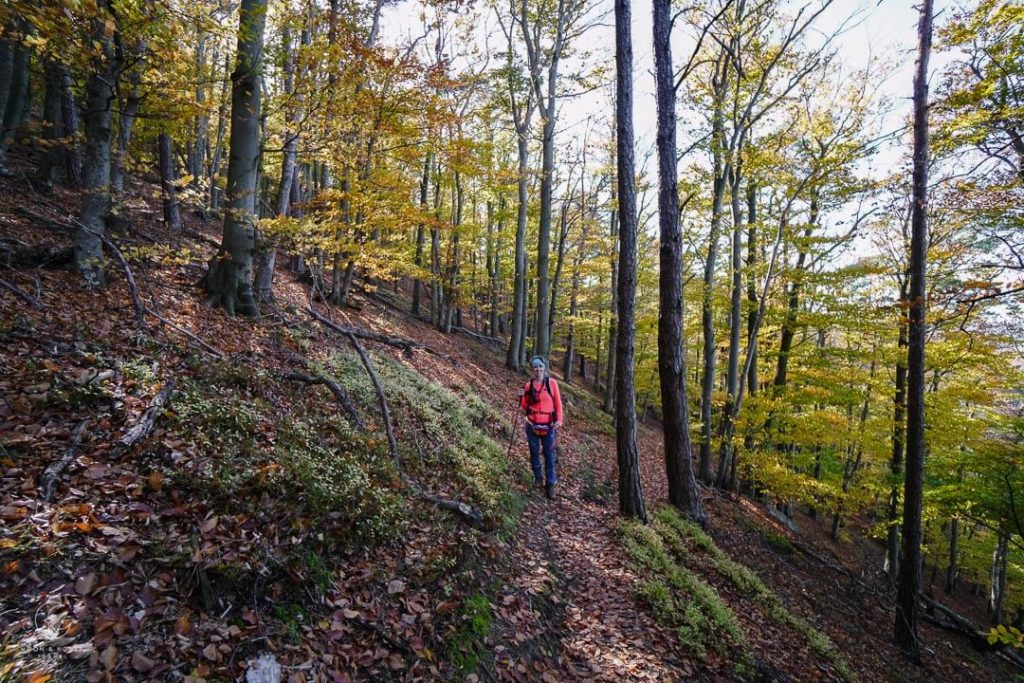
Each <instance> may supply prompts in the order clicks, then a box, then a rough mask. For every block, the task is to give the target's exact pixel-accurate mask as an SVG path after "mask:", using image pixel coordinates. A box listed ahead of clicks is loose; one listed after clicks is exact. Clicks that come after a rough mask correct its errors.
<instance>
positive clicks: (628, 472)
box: [615, 0, 647, 522]
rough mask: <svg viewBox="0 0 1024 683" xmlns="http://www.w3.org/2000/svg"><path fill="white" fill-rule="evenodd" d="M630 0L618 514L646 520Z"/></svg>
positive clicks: (624, 93)
mask: <svg viewBox="0 0 1024 683" xmlns="http://www.w3.org/2000/svg"><path fill="white" fill-rule="evenodd" d="M629 2H630V0H615V121H616V135H617V140H618V146H617V150H616V151H617V158H618V164H617V167H618V185H619V207H618V212H619V311H618V314H619V334H618V339H617V340H616V344H615V356H616V363H617V366H616V367H617V372H616V373H615V393H616V410H615V441H616V448H617V452H618V465H619V511H620V512H621V513H622V514H624V515H627V516H630V517H636V518H638V519H641V520H643V521H644V522H646V521H647V510H646V509H645V508H644V495H643V489H642V487H641V483H640V456H639V453H638V452H637V445H636V396H635V395H634V394H635V389H634V382H633V337H634V334H635V329H634V324H635V321H636V310H635V309H636V302H635V298H636V227H637V218H636V184H635V181H634V178H635V171H634V162H633V40H632V35H631V28H630V14H631V12H630V6H629Z"/></svg>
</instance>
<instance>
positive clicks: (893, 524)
mask: <svg viewBox="0 0 1024 683" xmlns="http://www.w3.org/2000/svg"><path fill="white" fill-rule="evenodd" d="M909 296H910V294H909V292H908V291H907V280H906V279H904V280H903V283H902V284H901V286H900V297H899V301H898V302H897V311H898V313H899V317H900V320H899V323H898V328H899V332H898V333H897V342H896V388H895V392H894V395H893V411H892V414H893V418H892V456H891V457H890V459H889V474H890V475H891V478H892V488H891V490H890V491H889V510H888V520H889V525H888V529H887V531H886V544H885V547H886V553H885V572H886V575H887V576H888V577H889V581H890V583H891V584H892V585H893V586H895V585H896V580H897V578H898V575H899V566H900V516H899V513H900V492H901V491H902V489H903V487H902V486H901V485H900V480H901V478H902V476H903V454H904V446H905V445H906V444H905V442H906V429H907V421H906V420H907V361H906V358H907V351H906V349H907V343H908V339H907V317H906V315H907V304H908V299H909Z"/></svg>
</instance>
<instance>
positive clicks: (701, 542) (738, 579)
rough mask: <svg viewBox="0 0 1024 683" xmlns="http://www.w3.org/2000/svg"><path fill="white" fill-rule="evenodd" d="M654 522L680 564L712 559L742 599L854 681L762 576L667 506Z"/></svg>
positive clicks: (824, 639)
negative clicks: (791, 631)
mask: <svg viewBox="0 0 1024 683" xmlns="http://www.w3.org/2000/svg"><path fill="white" fill-rule="evenodd" d="M654 520H655V521H654V525H653V532H654V533H656V535H657V536H658V538H659V539H660V540H661V541H662V542H663V543H664V544H665V545H666V546H667V547H668V548H669V549H670V550H671V552H672V555H673V556H674V557H675V558H676V560H678V561H679V562H680V563H682V562H686V561H690V562H692V561H693V557H694V556H695V555H696V554H697V553H703V554H704V555H705V556H707V557H708V559H710V560H711V562H712V563H713V565H714V567H715V570H716V571H717V572H718V573H719V574H721V576H722V577H723V578H725V579H726V580H727V581H729V583H731V584H732V585H733V586H735V587H736V588H737V589H739V590H740V591H741V592H742V593H743V595H744V596H745V597H747V598H750V599H752V600H754V601H755V602H757V603H758V604H760V605H761V607H762V608H764V610H765V612H766V613H767V614H768V615H769V616H770V617H771V618H772V619H773V620H775V621H776V622H777V623H780V624H784V625H787V626H790V627H791V628H793V629H794V630H796V631H797V632H798V633H800V634H801V635H803V636H804V637H805V638H806V639H807V641H808V642H809V643H810V645H811V647H812V648H813V649H814V651H815V652H817V653H818V654H819V655H821V656H822V657H824V658H825V659H826V660H828V661H829V662H830V663H831V664H832V666H834V667H835V669H836V671H838V672H839V673H840V675H842V677H843V678H844V679H845V680H847V681H853V680H856V677H855V676H854V674H853V671H852V670H851V669H850V666H849V664H847V663H846V660H845V659H844V658H843V656H842V654H841V653H840V652H839V650H838V648H836V646H835V644H834V643H833V642H832V641H831V640H830V639H829V637H828V636H826V635H825V634H824V633H822V632H821V631H819V630H817V629H816V628H814V627H813V626H811V625H810V624H808V623H807V622H806V621H804V620H803V619H801V618H800V617H798V616H796V615H794V614H792V613H791V612H790V611H789V610H787V609H786V607H785V605H783V604H782V601H781V600H779V597H778V596H777V595H776V594H775V593H774V592H773V591H772V590H771V589H769V588H768V587H767V586H766V585H765V584H764V582H763V581H762V580H761V577H759V576H758V575H757V574H755V573H754V572H753V571H752V570H751V569H750V568H748V567H746V566H745V565H742V564H740V563H739V562H736V561H735V560H733V559H732V558H731V557H729V555H728V554H727V553H725V552H724V551H723V550H722V549H721V548H719V547H718V546H717V545H716V544H715V542H714V540H713V539H712V538H711V537H710V536H709V535H708V534H707V533H706V532H705V531H704V530H703V529H701V528H700V527H699V526H697V525H696V524H693V523H692V522H689V521H687V520H685V519H683V518H682V517H681V516H680V515H679V513H678V512H676V511H675V510H674V509H672V508H670V507H662V508H660V509H658V510H657V511H656V512H655V513H654Z"/></svg>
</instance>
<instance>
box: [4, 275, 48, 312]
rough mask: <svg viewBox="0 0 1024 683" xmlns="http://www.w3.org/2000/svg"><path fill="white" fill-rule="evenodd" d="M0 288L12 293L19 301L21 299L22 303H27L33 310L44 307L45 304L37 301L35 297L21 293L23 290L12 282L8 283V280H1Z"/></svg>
mask: <svg viewBox="0 0 1024 683" xmlns="http://www.w3.org/2000/svg"><path fill="white" fill-rule="evenodd" d="M0 287H3V288H4V289H6V290H7V291H9V292H10V293H12V294H14V296H16V297H18V298H19V299H21V300H22V301H24V302H25V303H27V304H28V305H29V306H31V307H33V308H42V307H43V304H42V303H41V302H40V301H39V300H38V299H36V298H35V297H34V296H32V295H30V294H26V293H25V292H23V291H21V289H20V288H19V287H17V286H16V285H13V284H11V283H10V282H8V281H7V280H4V279H3V278H0Z"/></svg>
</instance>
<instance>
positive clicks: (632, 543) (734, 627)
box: [619, 522, 754, 680]
mask: <svg viewBox="0 0 1024 683" xmlns="http://www.w3.org/2000/svg"><path fill="white" fill-rule="evenodd" d="M619 533H620V536H621V538H622V542H623V545H624V547H625V548H626V553H627V555H628V556H629V558H630V560H632V562H633V564H634V565H635V569H636V570H637V572H638V573H640V574H643V575H644V576H645V579H644V580H643V582H642V583H640V584H639V586H638V587H637V597H639V598H640V599H641V600H643V601H644V602H646V603H647V604H648V605H650V606H651V609H652V611H653V612H654V615H655V618H656V619H657V620H658V621H659V623H662V624H665V625H666V626H670V627H672V628H674V629H676V633H677V635H678V637H679V644H680V645H681V646H682V647H683V648H684V649H685V650H687V651H689V652H690V653H691V654H693V655H694V656H695V657H701V656H703V655H704V654H705V652H706V650H707V649H708V648H711V649H713V650H715V651H716V652H718V653H719V654H721V655H723V656H728V657H729V658H730V659H731V660H732V662H733V668H734V673H735V674H736V676H737V677H739V678H740V679H741V680H749V679H750V678H751V677H752V675H753V672H754V657H753V653H752V650H751V648H750V644H749V643H748V642H747V639H746V636H745V635H744V633H743V629H742V627H741V626H740V623H739V619H737V617H736V615H735V614H734V613H733V611H732V610H731V609H730V608H729V606H728V605H727V604H726V603H725V602H724V601H723V600H722V598H721V597H720V596H719V595H718V593H717V592H716V591H715V589H714V588H713V587H712V586H711V585H709V584H708V583H707V582H705V581H704V580H703V579H702V578H701V577H700V576H698V575H697V574H696V573H694V572H693V571H691V570H689V569H687V568H686V567H685V566H683V565H682V564H677V563H676V562H675V561H674V560H673V559H672V557H671V556H670V555H669V553H668V551H667V550H666V548H665V546H664V544H663V542H662V539H661V537H660V536H659V534H658V533H657V532H656V531H655V530H654V529H652V528H651V527H648V526H644V525H642V524H638V523H635V522H623V523H622V524H621V525H620V526H619Z"/></svg>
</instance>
